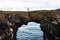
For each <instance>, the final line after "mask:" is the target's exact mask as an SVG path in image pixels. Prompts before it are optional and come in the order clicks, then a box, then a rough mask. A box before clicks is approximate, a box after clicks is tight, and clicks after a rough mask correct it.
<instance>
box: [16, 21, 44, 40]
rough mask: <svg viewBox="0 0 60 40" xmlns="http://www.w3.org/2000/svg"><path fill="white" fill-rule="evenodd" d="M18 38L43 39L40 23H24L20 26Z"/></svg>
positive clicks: (20, 39)
mask: <svg viewBox="0 0 60 40" xmlns="http://www.w3.org/2000/svg"><path fill="white" fill-rule="evenodd" d="M17 40H43V32H42V31H41V28H40V24H38V23H35V22H29V23H28V24H27V25H22V26H21V27H20V28H18V31H17Z"/></svg>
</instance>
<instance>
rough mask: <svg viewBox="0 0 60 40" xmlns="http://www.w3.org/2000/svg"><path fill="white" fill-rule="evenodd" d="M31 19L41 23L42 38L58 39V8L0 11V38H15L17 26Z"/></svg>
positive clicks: (59, 15) (4, 39)
mask: <svg viewBox="0 0 60 40" xmlns="http://www.w3.org/2000/svg"><path fill="white" fill-rule="evenodd" d="M31 21H33V22H37V23H40V24H41V26H40V27H41V30H42V31H43V35H44V36H43V38H44V40H46V39H47V40H60V32H59V30H60V9H56V10H42V11H29V12H20V11H15V12H14V11H0V40H16V32H17V30H18V27H20V26H21V25H23V24H27V23H28V22H31Z"/></svg>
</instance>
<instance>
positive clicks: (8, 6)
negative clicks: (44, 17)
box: [0, 0, 60, 11]
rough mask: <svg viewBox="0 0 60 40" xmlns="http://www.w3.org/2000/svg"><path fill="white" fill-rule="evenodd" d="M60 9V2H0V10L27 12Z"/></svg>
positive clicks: (7, 0)
mask: <svg viewBox="0 0 60 40" xmlns="http://www.w3.org/2000/svg"><path fill="white" fill-rule="evenodd" d="M27 8H30V10H43V9H56V8H60V0H0V10H15V11H18V10H20V11H26V9H27Z"/></svg>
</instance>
